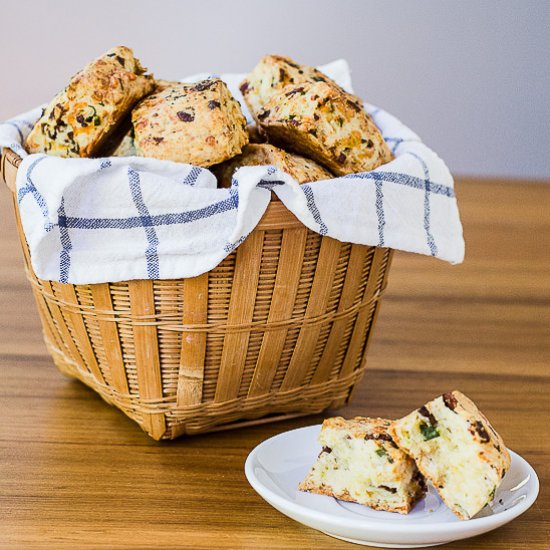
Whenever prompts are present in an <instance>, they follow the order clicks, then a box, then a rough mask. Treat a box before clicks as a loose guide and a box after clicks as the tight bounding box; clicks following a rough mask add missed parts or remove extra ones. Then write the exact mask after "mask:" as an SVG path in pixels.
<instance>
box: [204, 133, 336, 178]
mask: <svg viewBox="0 0 550 550" xmlns="http://www.w3.org/2000/svg"><path fill="white" fill-rule="evenodd" d="M262 165H271V166H275V167H277V168H279V169H280V170H282V171H283V172H286V173H287V174H289V175H291V176H292V177H293V178H294V179H295V180H296V181H297V182H298V183H306V182H310V181H318V180H323V179H330V178H332V174H331V173H330V172H329V171H328V170H325V168H323V167H322V166H319V165H318V164H317V163H316V162H315V161H313V160H310V159H306V158H304V157H301V156H299V155H294V154H292V153H287V152H286V151H283V149H279V148H278V147H275V146H274V145H270V144H268V143H249V144H248V145H246V146H245V147H244V148H243V151H242V153H241V154H240V155H238V156H236V157H234V158H232V159H231V160H228V161H227V162H223V163H222V164H219V165H218V166H215V167H213V168H212V172H214V174H215V175H216V177H217V178H218V183H219V186H220V187H231V181H232V178H233V174H234V173H235V170H237V169H238V168H241V167H242V166H262Z"/></svg>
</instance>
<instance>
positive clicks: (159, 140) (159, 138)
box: [153, 137, 164, 145]
mask: <svg viewBox="0 0 550 550" xmlns="http://www.w3.org/2000/svg"><path fill="white" fill-rule="evenodd" d="M153 141H154V142H155V143H156V144H157V145H158V144H159V143H161V142H162V141H164V138H163V137H154V138H153Z"/></svg>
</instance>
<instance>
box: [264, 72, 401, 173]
mask: <svg viewBox="0 0 550 550" xmlns="http://www.w3.org/2000/svg"><path fill="white" fill-rule="evenodd" d="M257 118H258V123H259V126H260V127H261V129H262V131H263V132H264V133H265V134H266V135H267V136H268V138H269V141H270V142H273V143H275V144H276V145H280V146H281V147H287V148H289V149H291V150H293V151H295V152H297V153H299V154H302V155H304V156H306V157H310V158H312V159H314V160H315V161H317V162H318V163H320V164H322V165H324V166H325V167H327V168H328V169H329V170H330V171H331V172H333V173H334V174H336V175H339V176H342V175H345V174H352V173H356V172H366V171H370V170H374V169H375V168H377V167H378V166H380V165H382V164H385V163H387V162H389V161H390V160H392V159H393V155H392V153H391V151H390V149H389V147H388V146H387V144H386V142H385V141H384V138H383V137H382V134H381V133H380V130H379V129H378V127H377V126H376V124H375V123H374V122H373V120H372V118H371V117H370V116H369V115H368V114H367V113H366V111H365V110H364V108H363V105H361V103H360V102H359V101H357V99H356V98H355V97H354V96H350V95H349V94H346V93H345V92H343V91H341V90H339V89H338V88H336V87H334V86H333V85H331V84H327V83H326V82H313V83H304V84H299V85H290V86H287V87H285V88H283V89H282V90H281V92H280V93H279V94H278V95H274V96H272V97H271V99H270V100H269V101H267V103H265V104H264V106H263V108H262V109H261V110H260V112H259V113H258V117H257Z"/></svg>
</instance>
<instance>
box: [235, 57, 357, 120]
mask: <svg viewBox="0 0 550 550" xmlns="http://www.w3.org/2000/svg"><path fill="white" fill-rule="evenodd" d="M315 82H326V83H328V84H330V85H332V86H334V87H335V88H336V89H337V90H340V91H341V92H344V90H343V89H342V88H340V86H338V84H336V82H334V80H332V79H330V78H329V77H328V76H327V75H325V74H324V73H322V72H321V71H319V70H318V69H316V68H315V67H310V66H308V65H300V64H299V63H296V61H294V60H293V59H290V57H284V56H282V55H266V56H264V57H262V59H260V62H259V63H258V64H257V65H256V66H255V67H254V69H252V72H251V73H250V74H249V75H247V77H246V78H245V79H244V80H243V81H242V82H241V85H240V90H241V93H242V94H243V97H244V100H245V101H246V104H247V105H248V108H249V110H250V112H251V114H252V116H253V117H254V119H255V120H256V122H258V118H257V117H258V113H259V112H260V111H261V109H262V107H263V106H264V105H265V104H266V103H267V102H268V101H269V100H270V99H271V98H272V97H273V96H274V95H277V94H279V93H280V92H281V90H282V89H283V88H284V87H285V86H288V85H292V84H294V85H298V84H305V83H315ZM344 93H345V92H344ZM349 95H350V96H351V94H349ZM351 97H353V98H354V99H355V100H357V101H359V100H358V98H356V97H355V96H351Z"/></svg>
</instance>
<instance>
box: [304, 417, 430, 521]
mask: <svg viewBox="0 0 550 550" xmlns="http://www.w3.org/2000/svg"><path fill="white" fill-rule="evenodd" d="M389 423H390V421H389V420H385V419H370V418H361V417H358V418H355V419H353V420H344V419H343V418H331V419H328V420H326V421H325V422H324V424H323V428H322V430H321V434H320V436H319V443H320V444H321V445H322V447H323V449H322V451H321V453H320V455H319V457H318V459H317V462H316V463H315V464H314V465H313V467H312V468H311V471H310V472H309V474H308V476H307V477H306V479H305V480H304V481H303V482H302V483H301V484H300V487H299V488H300V490H302V491H309V492H314V493H320V494H324V495H328V496H333V497H336V498H339V499H342V500H347V501H351V502H358V503H359V504H364V505H367V506H370V507H372V508H375V509H379V510H388V511H395V512H400V513H407V512H408V511H409V510H410V509H411V508H412V506H413V505H414V503H415V502H416V500H417V499H418V498H419V497H420V496H422V494H423V493H424V488H425V487H424V481H423V478H422V476H421V475H420V474H419V472H418V470H417V468H416V466H415V464H414V462H413V461H412V460H411V459H410V458H409V457H408V456H407V455H406V454H405V453H403V452H402V451H401V450H399V449H398V448H397V446H396V445H395V444H394V443H393V441H392V440H391V438H390V437H389V436H388V434H387V432H386V429H387V426H389Z"/></svg>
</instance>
